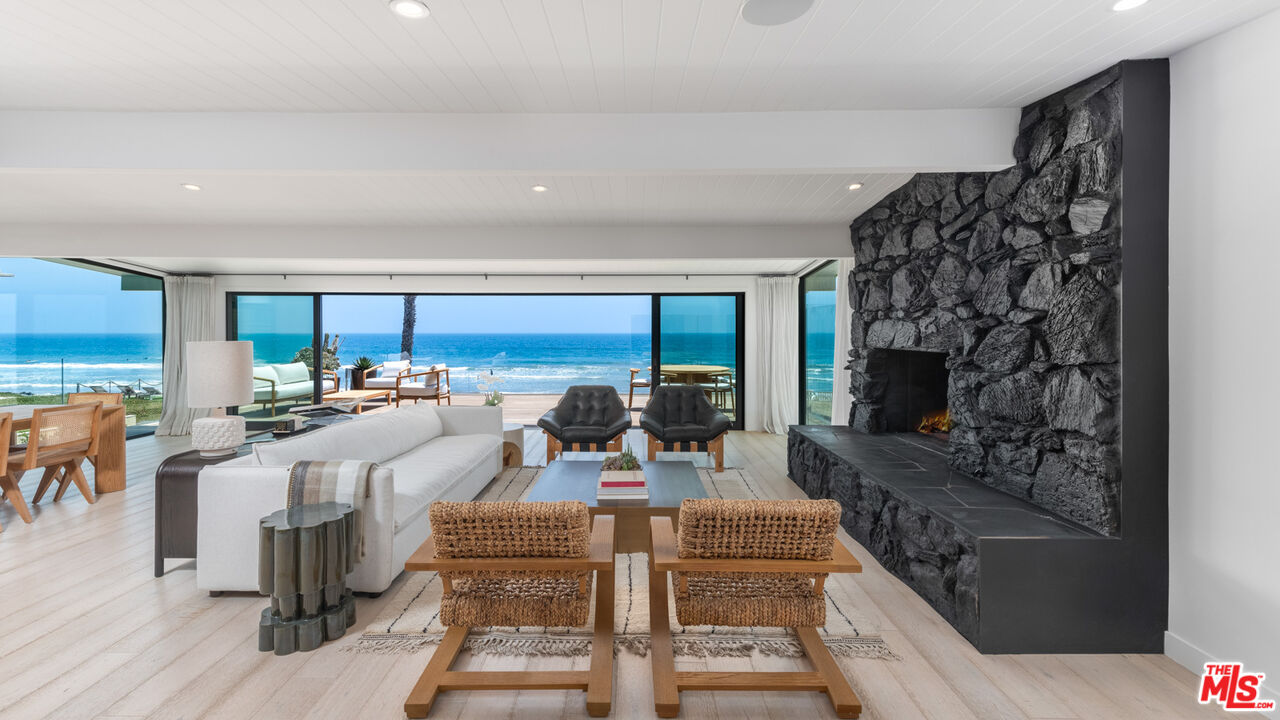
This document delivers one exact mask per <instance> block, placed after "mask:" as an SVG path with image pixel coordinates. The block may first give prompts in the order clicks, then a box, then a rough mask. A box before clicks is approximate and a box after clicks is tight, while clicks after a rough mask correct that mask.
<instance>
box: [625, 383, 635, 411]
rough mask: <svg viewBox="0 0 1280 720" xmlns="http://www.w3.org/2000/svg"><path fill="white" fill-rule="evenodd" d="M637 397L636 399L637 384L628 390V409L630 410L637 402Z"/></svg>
mask: <svg viewBox="0 0 1280 720" xmlns="http://www.w3.org/2000/svg"><path fill="white" fill-rule="evenodd" d="M635 399H636V386H635V385H632V386H631V388H630V389H629V390H627V409H628V410H630V409H631V406H632V405H634V404H635Z"/></svg>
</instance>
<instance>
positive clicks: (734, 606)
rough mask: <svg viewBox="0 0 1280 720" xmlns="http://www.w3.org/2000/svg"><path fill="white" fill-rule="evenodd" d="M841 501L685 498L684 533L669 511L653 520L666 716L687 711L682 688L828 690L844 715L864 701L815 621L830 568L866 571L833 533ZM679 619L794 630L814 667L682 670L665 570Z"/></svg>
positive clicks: (659, 707) (657, 703) (658, 665)
mask: <svg viewBox="0 0 1280 720" xmlns="http://www.w3.org/2000/svg"><path fill="white" fill-rule="evenodd" d="M839 522H840V505H839V503H837V502H835V501H834V500H721V499H715V498H712V499H698V500H693V499H687V500H685V501H684V502H683V503H681V505H680V534H679V536H677V535H676V534H675V533H674V532H673V531H672V527H671V518H669V517H654V518H651V520H650V538H651V539H650V542H651V543H652V547H651V549H650V552H649V558H650V559H649V563H650V575H649V617H650V623H651V628H652V643H653V697H654V708H655V710H656V711H657V713H658V716H659V717H675V716H676V715H677V714H678V713H679V712H680V691H682V690H749V691H789V692H795V691H804V690H811V691H817V692H823V693H826V694H827V696H828V698H829V699H830V700H831V704H832V706H833V707H834V708H835V711H836V715H838V716H839V717H842V718H856V717H858V715H859V713H861V712H862V704H861V702H859V700H858V696H857V695H855V694H854V692H853V688H851V687H849V681H848V680H847V679H845V676H844V673H843V672H841V670H840V666H839V665H838V664H836V661H835V658H833V657H832V656H831V651H829V650H828V649H827V647H826V646H825V645H823V644H822V639H821V638H820V637H819V636H818V631H817V628H819V627H822V626H823V625H824V624H825V623H826V609H827V605H826V599H825V597H824V595H823V585H824V583H825V581H826V577H827V574H829V573H839V572H862V565H861V564H860V563H859V562H858V561H857V560H856V559H855V558H854V557H853V556H852V555H851V554H849V551H848V549H847V548H845V547H844V545H843V544H842V543H840V542H838V541H837V540H836V529H837V528H838V527H839ZM668 572H670V573H671V581H672V583H673V584H674V586H675V588H674V590H675V592H674V597H675V603H676V619H677V620H678V621H679V622H680V624H681V625H684V626H686V627H687V626H691V625H724V626H731V627H759V626H763V627H789V628H792V629H793V630H794V631H795V633H796V637H797V639H798V640H799V641H800V645H801V647H803V648H804V652H805V654H806V655H807V656H808V658H809V661H810V662H811V663H812V664H813V667H814V669H813V670H812V671H809V672H676V671H675V656H674V653H673V651H672V646H671V626H670V621H669V619H668V618H669V616H668V609H667V573H668Z"/></svg>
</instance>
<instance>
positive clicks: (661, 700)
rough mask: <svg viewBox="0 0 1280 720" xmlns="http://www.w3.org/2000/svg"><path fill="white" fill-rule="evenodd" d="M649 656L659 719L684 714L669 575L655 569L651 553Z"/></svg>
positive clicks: (655, 708) (655, 705)
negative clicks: (678, 684) (673, 643)
mask: <svg viewBox="0 0 1280 720" xmlns="http://www.w3.org/2000/svg"><path fill="white" fill-rule="evenodd" d="M649 558H650V560H649V562H650V570H649V638H650V640H649V644H650V647H649V652H650V657H651V658H652V659H653V709H654V712H656V713H657V714H658V717H664V718H673V717H675V716H677V715H679V714H680V690H679V688H678V687H676V656H675V650H674V649H672V647H671V620H670V617H669V616H668V614H667V612H668V610H667V573H666V572H665V571H663V572H655V571H654V570H653V569H652V568H653V566H652V562H653V551H652V549H650V552H649Z"/></svg>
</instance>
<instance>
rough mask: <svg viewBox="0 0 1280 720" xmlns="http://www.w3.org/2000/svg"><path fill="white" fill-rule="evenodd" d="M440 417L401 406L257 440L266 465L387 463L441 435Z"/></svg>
mask: <svg viewBox="0 0 1280 720" xmlns="http://www.w3.org/2000/svg"><path fill="white" fill-rule="evenodd" d="M441 432H442V428H441V425H440V417H439V416H438V415H437V414H436V411H435V408H434V407H433V406H431V405H422V406H415V407H408V408H400V409H399V410H392V411H390V412H384V413H378V414H377V415H369V416H367V417H362V418H359V419H356V420H351V421H348V422H344V423H338V424H337V425H333V426H331V427H327V428H324V429H323V430H313V431H311V432H309V433H307V434H305V435H303V436H301V437H296V438H292V439H289V440H281V441H280V442H272V443H257V444H255V445H254V446H253V452H254V454H255V455H256V456H257V457H258V462H260V463H262V464H263V465H291V464H293V463H295V462H297V461H299V460H371V461H373V462H377V463H384V462H386V461H388V460H391V459H392V458H394V457H396V456H398V455H403V454H405V453H407V452H409V451H410V450H413V449H415V448H417V447H419V446H420V445H423V444H425V443H427V442H429V441H430V440H432V439H434V438H436V437H438V436H439V435H440V433H441Z"/></svg>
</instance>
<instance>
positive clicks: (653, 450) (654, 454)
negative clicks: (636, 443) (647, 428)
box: [644, 433, 658, 461]
mask: <svg viewBox="0 0 1280 720" xmlns="http://www.w3.org/2000/svg"><path fill="white" fill-rule="evenodd" d="M644 437H645V439H646V441H647V442H648V445H649V460H650V461H653V460H657V459H658V443H657V441H656V440H654V439H653V436H652V435H650V434H649V433H645V434H644Z"/></svg>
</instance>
